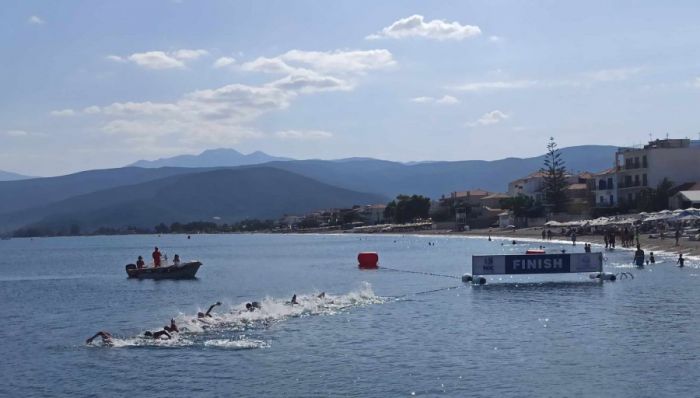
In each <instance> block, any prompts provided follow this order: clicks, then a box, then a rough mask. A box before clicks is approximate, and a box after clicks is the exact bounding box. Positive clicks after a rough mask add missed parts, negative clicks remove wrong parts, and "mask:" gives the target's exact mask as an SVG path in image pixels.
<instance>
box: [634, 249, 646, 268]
mask: <svg viewBox="0 0 700 398" xmlns="http://www.w3.org/2000/svg"><path fill="white" fill-rule="evenodd" d="M632 261H634V265H636V266H637V267H641V266H643V265H644V250H642V247H641V246H639V245H637V250H636V251H635V252H634V259H633V260H632Z"/></svg>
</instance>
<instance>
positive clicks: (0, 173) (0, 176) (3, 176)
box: [0, 170, 34, 181]
mask: <svg viewBox="0 0 700 398" xmlns="http://www.w3.org/2000/svg"><path fill="white" fill-rule="evenodd" d="M29 178H34V177H30V176H25V175H22V174H17V173H13V172H11V171H4V170H0V181H18V180H26V179H29Z"/></svg>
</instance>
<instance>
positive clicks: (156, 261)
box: [151, 247, 160, 268]
mask: <svg viewBox="0 0 700 398" xmlns="http://www.w3.org/2000/svg"><path fill="white" fill-rule="evenodd" d="M151 256H152V257H153V267H154V268H158V267H160V250H158V248H157V247H156V248H155V250H153V254H152V255H151Z"/></svg>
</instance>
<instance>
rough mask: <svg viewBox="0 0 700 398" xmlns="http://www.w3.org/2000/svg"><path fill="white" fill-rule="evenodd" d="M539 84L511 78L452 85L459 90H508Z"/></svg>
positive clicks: (533, 81)
mask: <svg viewBox="0 0 700 398" xmlns="http://www.w3.org/2000/svg"><path fill="white" fill-rule="evenodd" d="M535 84H537V81H535V80H510V81H489V82H474V83H466V84H462V85H459V86H454V87H451V88H452V89H453V90H459V91H470V92H477V91H488V90H508V89H520V88H529V87H532V86H534V85H535Z"/></svg>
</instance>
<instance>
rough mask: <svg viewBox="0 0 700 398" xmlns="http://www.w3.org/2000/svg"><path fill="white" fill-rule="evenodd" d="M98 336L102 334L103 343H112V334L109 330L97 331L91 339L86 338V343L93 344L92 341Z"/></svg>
mask: <svg viewBox="0 0 700 398" xmlns="http://www.w3.org/2000/svg"><path fill="white" fill-rule="evenodd" d="M97 336H100V337H101V338H102V344H104V345H108V346H111V345H112V344H113V343H112V335H111V334H110V333H109V332H103V331H99V332H97V333H95V335H94V336H92V337H90V338H89V339H87V340H85V344H92V341H93V340H95V338H97Z"/></svg>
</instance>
